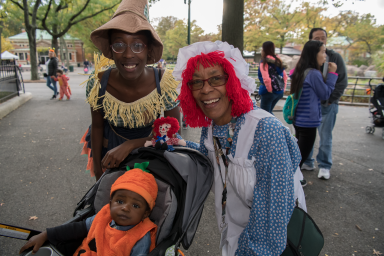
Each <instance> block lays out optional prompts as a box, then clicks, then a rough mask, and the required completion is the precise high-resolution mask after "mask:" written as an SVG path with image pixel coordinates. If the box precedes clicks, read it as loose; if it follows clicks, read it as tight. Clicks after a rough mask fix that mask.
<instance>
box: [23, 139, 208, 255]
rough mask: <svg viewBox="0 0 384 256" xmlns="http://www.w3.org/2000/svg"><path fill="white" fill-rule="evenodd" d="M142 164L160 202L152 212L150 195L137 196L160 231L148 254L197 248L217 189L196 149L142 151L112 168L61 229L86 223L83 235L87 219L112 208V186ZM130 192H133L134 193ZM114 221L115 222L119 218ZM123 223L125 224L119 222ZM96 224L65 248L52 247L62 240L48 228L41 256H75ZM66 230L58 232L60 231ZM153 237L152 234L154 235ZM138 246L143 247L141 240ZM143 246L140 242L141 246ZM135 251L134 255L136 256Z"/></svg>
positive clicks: (62, 245)
mask: <svg viewBox="0 0 384 256" xmlns="http://www.w3.org/2000/svg"><path fill="white" fill-rule="evenodd" d="M139 163H141V166H142V165H143V163H145V164H144V166H143V167H141V168H142V169H146V170H149V171H150V173H151V175H153V177H154V179H155V180H156V183H157V187H156V191H157V196H156V197H155V198H156V202H155V203H154V206H153V208H151V207H152V206H151V203H149V202H148V200H147V198H148V197H147V196H145V195H143V194H141V193H138V192H137V191H134V192H136V193H138V194H140V195H141V196H142V197H143V198H144V199H145V200H146V202H147V203H148V205H149V207H150V209H152V210H151V212H150V216H149V219H150V220H151V221H152V222H153V223H154V224H155V225H156V226H157V229H156V231H155V232H156V241H155V247H154V249H153V250H152V246H153V245H152V243H153V242H152V239H151V241H149V242H148V247H149V244H150V247H149V248H150V252H149V253H148V254H147V253H145V254H143V255H148V256H165V255H167V256H168V255H172V256H175V255H179V253H178V252H179V246H180V244H182V246H183V248H184V249H186V250H188V248H189V247H190V246H191V245H192V242H193V238H194V236H195V233H196V230H197V227H198V224H199V221H200V217H201V214H202V211H203V206H204V202H205V200H206V198H207V196H208V194H209V191H210V189H211V187H212V184H213V167H212V164H211V162H210V161H209V159H208V158H207V157H206V156H205V155H203V154H201V153H200V152H198V151H196V150H193V149H189V148H184V147H178V146H175V147H174V151H167V150H156V149H155V148H150V147H143V148H139V149H136V150H134V151H133V152H132V153H131V154H130V155H129V156H128V157H127V158H126V159H125V160H124V161H123V162H122V163H121V164H120V166H119V167H117V168H113V169H107V170H106V171H105V172H104V174H103V175H102V176H101V177H100V179H99V180H98V181H97V182H96V184H95V185H94V186H93V187H92V188H91V189H90V190H89V191H88V192H87V193H86V194H85V195H84V197H83V198H82V199H81V200H80V202H79V203H78V204H77V207H76V209H75V211H74V214H73V218H71V219H70V220H68V221H67V222H66V223H64V224H63V225H62V226H61V227H64V226H66V225H67V224H70V225H74V226H76V225H80V224H77V223H83V224H81V225H82V229H83V230H84V225H86V223H87V221H86V219H88V218H89V217H91V216H93V215H95V214H96V217H95V220H96V219H97V216H98V213H100V212H101V211H102V210H103V209H104V207H107V209H109V207H110V204H111V202H110V200H111V195H112V194H111V190H113V188H112V185H113V184H114V183H115V182H116V180H118V179H119V177H122V176H124V175H125V174H126V173H129V172H132V171H133V170H129V171H127V170H128V169H134V168H137V167H138V166H137V165H138V164H139ZM147 163H149V164H147ZM127 167H129V168H127ZM137 184H138V186H144V185H142V184H143V182H141V181H140V182H139V183H137ZM113 186H115V185H113ZM129 190H134V189H133V188H132V189H131V188H130V189H129ZM151 193H152V192H151ZM113 196H115V195H113ZM112 202H113V201H112ZM144 216H146V214H143V217H144ZM112 217H113V216H111V218H112ZM113 219H114V220H115V221H116V219H115V218H113ZM147 219H148V218H147ZM111 222H112V220H111ZM84 223H85V224H84ZM118 224H121V223H119V222H118ZM93 225H94V224H93V223H92V225H90V226H91V228H90V229H89V232H88V230H86V232H85V233H84V234H82V235H81V236H80V235H79V237H78V238H76V237H75V234H77V233H80V232H77V231H76V232H73V235H72V238H73V240H72V241H69V242H64V243H60V244H59V243H57V245H55V244H52V243H49V242H53V243H55V242H58V241H59V240H58V239H57V238H58V237H57V238H55V239H56V240H55V241H50V239H51V237H50V231H49V229H48V232H47V235H48V237H47V238H49V240H47V242H46V243H45V244H44V245H42V246H41V242H40V244H39V246H41V249H40V251H38V252H37V254H36V255H37V256H41V255H44V256H45V255H51V256H53V255H54V256H58V255H59V256H61V255H74V252H75V251H76V250H77V249H78V248H79V246H80V245H81V244H82V243H84V241H87V242H85V243H89V242H90V241H88V240H84V237H87V235H88V237H89V233H90V232H92V228H93V227H92V226H93ZM124 225H125V224H124ZM61 227H57V229H59V228H61ZM108 229H109V227H108ZM101 233H104V232H101ZM147 233H148V231H147ZM63 234H64V233H62V232H59V233H57V235H58V236H60V237H61V236H62V235H63ZM141 234H142V237H143V236H144V235H145V234H143V233H141ZM150 234H151V235H152V233H150ZM151 238H152V237H151ZM86 239H88V238H86ZM138 240H139V239H138ZM138 240H137V241H138ZM96 243H97V237H96ZM138 243H141V240H140V241H139V242H138ZM138 243H136V245H137V244H138ZM32 245H33V244H32ZM30 246H31V245H29V246H25V248H27V247H30ZM133 248H134V247H133ZM133 248H132V251H131V253H132V252H133ZM36 250H37V248H36ZM48 251H50V252H51V253H49V254H45V252H47V253H48ZM43 252H44V253H43ZM30 253H32V252H30V249H28V250H25V251H24V252H23V253H22V254H21V255H24V256H25V255H30ZM97 253H98V255H111V254H108V253H105V254H103V252H101V251H99V250H98V252H97ZM75 255H78V254H75ZM95 255H96V254H95ZM115 255H123V254H115ZM124 255H129V254H124ZM131 255H133V254H131Z"/></svg>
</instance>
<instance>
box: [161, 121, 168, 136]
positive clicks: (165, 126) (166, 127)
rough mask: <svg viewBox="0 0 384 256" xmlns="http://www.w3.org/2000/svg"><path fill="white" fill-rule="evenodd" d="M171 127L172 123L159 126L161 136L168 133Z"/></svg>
mask: <svg viewBox="0 0 384 256" xmlns="http://www.w3.org/2000/svg"><path fill="white" fill-rule="evenodd" d="M169 128H171V125H170V124H167V123H165V124H162V125H160V126H159V132H160V134H161V137H163V136H164V135H167V132H168V130H169Z"/></svg>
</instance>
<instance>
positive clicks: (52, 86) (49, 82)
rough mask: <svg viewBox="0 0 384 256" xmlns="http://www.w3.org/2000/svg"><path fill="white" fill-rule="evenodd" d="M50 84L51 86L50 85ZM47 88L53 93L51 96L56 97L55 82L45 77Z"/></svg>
mask: <svg viewBox="0 0 384 256" xmlns="http://www.w3.org/2000/svg"><path fill="white" fill-rule="evenodd" d="M51 84H52V85H51ZM47 86H48V87H49V88H50V89H51V90H52V91H53V93H54V94H53V95H55V96H56V95H57V86H56V81H55V80H53V79H52V78H50V77H49V76H48V77H47Z"/></svg>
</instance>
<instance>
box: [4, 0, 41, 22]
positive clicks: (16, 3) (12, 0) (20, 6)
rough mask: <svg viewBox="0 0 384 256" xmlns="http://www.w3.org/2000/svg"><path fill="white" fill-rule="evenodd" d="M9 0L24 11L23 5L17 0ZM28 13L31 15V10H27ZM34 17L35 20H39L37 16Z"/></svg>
mask: <svg viewBox="0 0 384 256" xmlns="http://www.w3.org/2000/svg"><path fill="white" fill-rule="evenodd" d="M10 1H11V2H12V3H14V4H15V5H16V6H17V7H19V8H20V9H21V10H23V11H24V7H23V6H22V5H21V4H19V3H18V2H16V1H14V0H10ZM28 14H29V16H31V17H32V16H33V15H32V13H31V12H29V13H28ZM36 19H37V20H40V18H39V17H36Z"/></svg>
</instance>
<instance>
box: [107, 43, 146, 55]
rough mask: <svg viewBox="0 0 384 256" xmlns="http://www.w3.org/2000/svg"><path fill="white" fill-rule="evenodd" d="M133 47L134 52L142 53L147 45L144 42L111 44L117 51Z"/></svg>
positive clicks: (121, 51)
mask: <svg viewBox="0 0 384 256" xmlns="http://www.w3.org/2000/svg"><path fill="white" fill-rule="evenodd" d="M128 46H129V48H131V50H132V52H134V53H141V52H142V51H144V48H145V47H147V46H146V45H145V44H143V43H133V44H131V45H128V44H125V43H114V44H111V48H112V50H113V51H114V52H115V53H123V52H125V50H126V49H127V47H128Z"/></svg>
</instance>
